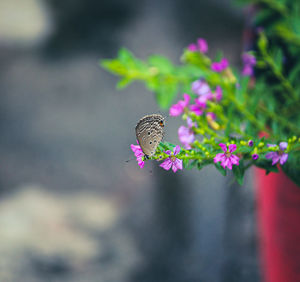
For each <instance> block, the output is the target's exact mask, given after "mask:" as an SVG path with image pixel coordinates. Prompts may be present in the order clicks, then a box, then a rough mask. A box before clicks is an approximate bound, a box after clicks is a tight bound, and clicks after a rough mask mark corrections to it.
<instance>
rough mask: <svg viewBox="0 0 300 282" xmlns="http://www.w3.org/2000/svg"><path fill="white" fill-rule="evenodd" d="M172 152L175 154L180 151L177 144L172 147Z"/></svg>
mask: <svg viewBox="0 0 300 282" xmlns="http://www.w3.org/2000/svg"><path fill="white" fill-rule="evenodd" d="M173 152H174V156H176V155H177V154H178V153H179V152H180V146H179V145H177V146H176V147H175V148H174V149H173Z"/></svg>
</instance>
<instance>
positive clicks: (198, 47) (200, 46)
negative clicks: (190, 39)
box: [188, 38, 208, 54]
mask: <svg viewBox="0 0 300 282" xmlns="http://www.w3.org/2000/svg"><path fill="white" fill-rule="evenodd" d="M188 50H189V51H191V52H196V51H199V52H200V53H202V54H205V53H206V52H207V51H208V46H207V42H206V40H205V39H203V38H198V39H197V44H195V43H191V44H190V45H189V46H188Z"/></svg>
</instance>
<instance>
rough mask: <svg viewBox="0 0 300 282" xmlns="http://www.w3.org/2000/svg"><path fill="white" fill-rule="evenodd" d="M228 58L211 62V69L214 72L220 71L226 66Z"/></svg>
mask: <svg viewBox="0 0 300 282" xmlns="http://www.w3.org/2000/svg"><path fill="white" fill-rule="evenodd" d="M228 65H229V64H228V60H227V59H226V58H223V59H222V60H221V61H220V62H213V63H212V64H211V69H212V70H213V71H215V72H221V71H223V70H225V69H226V68H227V67H228Z"/></svg>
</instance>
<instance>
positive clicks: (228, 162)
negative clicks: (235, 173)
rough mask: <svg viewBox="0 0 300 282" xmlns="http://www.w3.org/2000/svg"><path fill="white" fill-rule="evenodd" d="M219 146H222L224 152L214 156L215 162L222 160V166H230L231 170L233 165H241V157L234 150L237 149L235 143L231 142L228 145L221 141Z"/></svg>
mask: <svg viewBox="0 0 300 282" xmlns="http://www.w3.org/2000/svg"><path fill="white" fill-rule="evenodd" d="M219 146H220V147H221V148H222V150H223V151H224V153H219V154H217V155H216V156H215V157H214V162H215V163H217V162H221V166H222V167H223V168H224V169H225V168H226V167H228V168H229V169H230V170H231V169H232V165H233V164H234V165H239V158H238V156H236V155H233V154H232V152H234V151H235V150H236V145H235V144H230V145H229V146H228V150H227V146H226V145H225V144H224V143H220V144H219Z"/></svg>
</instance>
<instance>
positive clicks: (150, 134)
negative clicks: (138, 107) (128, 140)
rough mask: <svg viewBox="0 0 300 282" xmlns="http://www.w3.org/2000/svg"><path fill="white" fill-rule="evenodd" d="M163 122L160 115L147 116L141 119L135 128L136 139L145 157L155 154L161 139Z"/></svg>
mask: <svg viewBox="0 0 300 282" xmlns="http://www.w3.org/2000/svg"><path fill="white" fill-rule="evenodd" d="M163 121H164V119H163V117H162V116H161V115H156V114H154V115H148V116H145V117H143V118H142V119H141V120H140V121H139V122H138V124H137V126H136V127H135V133H136V138H137V140H138V142H139V145H140V146H141V149H142V150H143V152H144V154H145V155H146V156H147V157H151V156H153V155H154V154H155V151H156V149H157V146H158V145H159V143H160V142H161V140H162V139H163V135H164V129H163Z"/></svg>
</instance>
